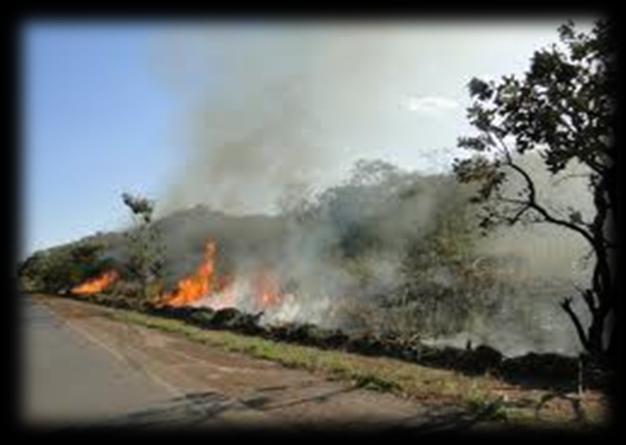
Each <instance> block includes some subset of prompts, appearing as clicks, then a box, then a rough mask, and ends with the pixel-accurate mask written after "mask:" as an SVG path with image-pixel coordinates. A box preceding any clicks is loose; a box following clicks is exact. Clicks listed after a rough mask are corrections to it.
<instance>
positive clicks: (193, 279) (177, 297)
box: [163, 241, 215, 307]
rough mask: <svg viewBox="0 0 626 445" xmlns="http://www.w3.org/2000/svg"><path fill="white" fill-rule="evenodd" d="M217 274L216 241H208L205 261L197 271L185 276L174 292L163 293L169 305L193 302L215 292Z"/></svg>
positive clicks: (165, 302)
mask: <svg viewBox="0 0 626 445" xmlns="http://www.w3.org/2000/svg"><path fill="white" fill-rule="evenodd" d="M214 274H215V242H214V241H208V242H207V243H206V246H205V248H204V261H203V262H202V263H201V264H200V266H198V269H197V270H196V273H195V274H193V275H191V276H190V277H187V278H183V279H182V280H180V281H179V282H178V284H177V287H176V289H175V290H174V291H173V292H170V293H166V294H164V295H163V300H164V303H163V304H166V305H168V306H174V307H180V306H186V305H188V304H191V303H193V302H194V301H196V300H199V299H200V298H202V297H204V296H206V295H209V294H211V293H212V292H213V287H214V283H213V279H214Z"/></svg>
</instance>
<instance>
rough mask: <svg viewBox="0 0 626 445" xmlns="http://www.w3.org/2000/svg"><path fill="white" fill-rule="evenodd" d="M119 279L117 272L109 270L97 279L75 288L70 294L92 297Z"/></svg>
mask: <svg viewBox="0 0 626 445" xmlns="http://www.w3.org/2000/svg"><path fill="white" fill-rule="evenodd" d="M118 278H119V274H118V273H117V271H115V270H109V271H107V272H104V273H103V274H101V275H99V276H97V277H95V278H92V279H90V280H87V281H85V282H84V283H82V284H79V285H78V286H75V287H73V288H72V289H71V290H70V292H71V293H73V294H76V295H92V294H95V293H97V292H101V291H103V290H104V289H106V288H107V287H109V286H110V285H111V284H113V283H114V282H115V281H116V280H117V279H118Z"/></svg>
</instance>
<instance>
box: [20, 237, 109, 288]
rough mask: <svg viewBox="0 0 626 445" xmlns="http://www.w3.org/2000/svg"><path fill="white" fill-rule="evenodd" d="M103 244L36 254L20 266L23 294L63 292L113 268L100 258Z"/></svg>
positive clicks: (103, 247)
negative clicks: (26, 292)
mask: <svg viewBox="0 0 626 445" xmlns="http://www.w3.org/2000/svg"><path fill="white" fill-rule="evenodd" d="M105 247H106V246H105V245H104V244H103V243H98V242H78V243H72V244H68V245H65V246H59V247H55V248H52V249H48V250H45V251H39V252H35V253H34V254H33V255H31V256H30V257H28V258H27V259H26V261H24V262H23V263H22V264H20V266H19V269H18V276H19V277H20V279H21V283H22V286H23V289H24V290H26V291H37V290H39V291H44V292H54V293H57V292H63V291H67V290H68V289H70V288H71V287H73V286H76V285H77V284H80V283H81V282H83V281H84V280H86V279H89V278H92V277H94V276H97V275H99V274H101V273H102V272H103V271H105V270H109V269H110V268H112V267H113V263H112V260H111V259H110V258H106V257H105V258H103V257H102V253H103V251H104V249H105Z"/></svg>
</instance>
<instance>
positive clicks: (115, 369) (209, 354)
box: [22, 296, 465, 431]
mask: <svg viewBox="0 0 626 445" xmlns="http://www.w3.org/2000/svg"><path fill="white" fill-rule="evenodd" d="M107 310H108V309H105V308H101V307H97V306H94V305H91V304H85V303H82V302H76V301H71V300H65V299H59V298H51V297H43V296H36V297H34V298H31V297H24V311H23V322H24V323H23V329H24V335H23V336H22V339H23V341H24V344H23V348H24V352H25V353H24V354H23V358H24V360H25V362H24V365H25V369H24V373H25V378H24V379H23V383H24V384H25V386H24V388H23V390H24V393H23V415H24V420H25V422H26V424H27V425H33V426H52V427H61V428H67V427H73V426H85V425H94V424H102V423H104V424H105V425H113V426H115V425H132V426H138V427H154V426H156V427H168V426H171V427H178V426H181V425H184V426H188V425H194V426H206V427H215V426H217V427H220V428H224V427H226V428H230V427H235V428H239V427H247V426H251V427H271V428H276V427H279V428H287V429H289V430H290V429H299V428H302V427H305V428H326V427H328V426H331V427H342V428H343V427H346V428H348V427H356V428H357V429H359V430H360V429H362V428H367V427H373V428H380V427H383V428H387V427H392V426H398V425H413V426H415V427H417V429H418V430H427V431H428V430H431V429H439V428H442V429H447V428H456V427H458V426H459V425H462V424H464V423H465V421H464V420H463V419H462V414H460V415H459V416H458V417H457V415H456V414H455V413H454V412H450V411H445V412H443V413H441V415H439V414H438V413H437V412H435V411H433V410H432V409H427V408H426V407H423V406H419V405H416V404H415V403H411V402H409V401H407V400H402V399H399V398H397V397H394V396H392V395H390V394H381V393H376V392H372V391H366V390H362V389H356V388H354V387H351V386H350V385H348V384H346V383H344V382H336V381H328V380H326V379H325V378H324V377H322V376H317V375H313V374H311V373H309V372H307V371H304V370H297V369H286V368H284V367H282V366H280V365H278V364H276V363H273V362H269V361H265V360H258V359H254V358H251V357H247V356H244V355H241V354H234V353H228V352H226V351H223V350H221V349H217V348H211V347H209V346H206V345H201V344H198V343H194V342H191V341H189V340H187V339H185V338H184V337H182V336H179V335H175V334H167V333H163V332H159V331H155V330H151V329H148V328H145V327H141V326H136V325H128V324H125V323H120V322H117V321H113V320H111V319H110V318H107V317H105V316H103V313H104V312H105V311H107Z"/></svg>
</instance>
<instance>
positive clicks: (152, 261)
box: [122, 193, 163, 301]
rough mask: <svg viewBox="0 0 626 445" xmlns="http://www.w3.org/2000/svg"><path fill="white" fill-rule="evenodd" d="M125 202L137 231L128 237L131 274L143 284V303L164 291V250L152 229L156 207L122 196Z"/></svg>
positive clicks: (157, 233) (150, 203) (144, 200)
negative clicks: (159, 291) (162, 277)
mask: <svg viewBox="0 0 626 445" xmlns="http://www.w3.org/2000/svg"><path fill="white" fill-rule="evenodd" d="M122 200H123V202H124V204H126V206H128V208H129V209H130V210H131V212H132V214H133V216H134V218H135V223H136V227H135V229H133V230H130V231H129V232H128V233H127V234H126V237H127V238H128V241H129V251H130V254H129V259H128V267H127V269H128V271H129V272H130V274H131V275H132V276H133V277H134V278H135V279H136V280H138V281H139V283H140V284H141V289H142V291H141V294H142V297H143V298H142V300H144V301H146V300H148V299H150V298H151V297H152V296H153V295H152V294H153V290H154V289H159V288H160V278H161V275H162V269H163V246H162V242H161V235H160V233H159V232H158V231H157V230H156V228H155V227H153V226H152V224H151V223H152V215H153V212H154V203H153V202H152V201H150V200H148V199H146V198H143V197H140V196H132V195H130V194H128V193H123V194H122Z"/></svg>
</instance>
